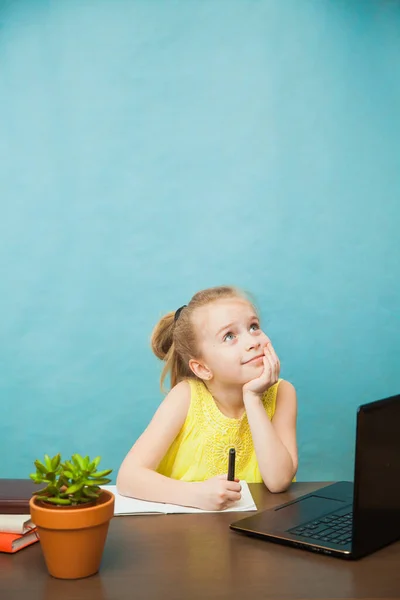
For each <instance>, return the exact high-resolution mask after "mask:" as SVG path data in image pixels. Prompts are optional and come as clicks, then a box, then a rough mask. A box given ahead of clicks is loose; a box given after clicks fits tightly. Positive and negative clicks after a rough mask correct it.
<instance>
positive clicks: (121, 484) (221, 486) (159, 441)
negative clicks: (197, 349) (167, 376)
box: [117, 381, 241, 510]
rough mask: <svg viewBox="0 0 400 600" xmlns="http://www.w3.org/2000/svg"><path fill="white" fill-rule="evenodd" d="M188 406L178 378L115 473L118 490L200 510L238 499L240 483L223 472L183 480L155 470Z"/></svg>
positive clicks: (187, 389) (185, 386)
mask: <svg viewBox="0 0 400 600" xmlns="http://www.w3.org/2000/svg"><path fill="white" fill-rule="evenodd" d="M189 406H190V386H189V384H188V383H187V382H185V381H182V382H181V383H178V384H177V385H176V386H175V387H174V388H173V389H172V390H171V391H170V392H169V394H168V395H167V396H166V398H165V399H164V401H163V402H162V403H161V405H160V406H159V408H158V410H157V411H156V413H155V415H154V417H153V419H152V420H151V422H150V424H149V426H148V427H147V429H146V430H145V431H144V432H143V433H142V435H141V436H140V438H139V439H138V440H137V442H136V443H135V444H134V445H133V447H132V448H131V450H130V451H129V452H128V454H127V456H126V457H125V459H124V461H123V463H122V465H121V467H120V469H119V472H118V476H117V489H118V492H119V493H120V494H122V495H123V496H133V497H134V498H141V499H142V500H151V501H153V502H166V503H170V504H183V505H185V506H194V507H197V508H202V509H204V510H221V509H224V508H228V507H229V506H230V505H232V504H233V503H234V502H236V501H237V500H239V499H240V489H241V486H240V484H239V483H238V482H237V481H227V480H226V475H224V476H220V477H214V478H212V479H208V480H207V481H201V482H187V481H180V480H177V479H172V478H170V477H165V476H164V475H161V474H160V473H157V472H156V469H157V467H158V465H159V464H160V462H161V460H162V459H163V458H164V456H165V454H166V453H167V451H168V449H169V447H170V446H171V444H172V442H173V441H174V439H175V438H176V436H177V435H178V433H179V431H180V430H181V428H182V426H183V424H184V422H185V419H186V416H187V413H188V410H189Z"/></svg>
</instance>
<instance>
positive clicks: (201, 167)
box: [0, 0, 400, 480]
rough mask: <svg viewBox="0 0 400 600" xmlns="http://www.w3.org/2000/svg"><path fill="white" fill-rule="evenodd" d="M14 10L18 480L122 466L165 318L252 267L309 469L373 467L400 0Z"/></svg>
mask: <svg viewBox="0 0 400 600" xmlns="http://www.w3.org/2000/svg"><path fill="white" fill-rule="evenodd" d="M0 7H1V8H0V25H1V29H0V193H1V197H0V221H1V222H0V229H1V232H0V274H1V276H0V281H1V283H0V286H1V297H0V337H1V343H0V402H1V423H0V452H1V457H2V458H1V464H0V470H1V476H9V477H24V476H26V475H27V474H28V473H29V472H31V470H32V462H33V460H34V459H35V458H37V457H39V456H42V455H43V454H44V453H45V452H48V453H50V454H52V453H56V452H57V451H61V452H62V453H72V452H74V451H78V452H82V453H89V454H90V455H96V454H101V455H102V456H103V461H102V464H103V466H104V468H105V467H108V466H112V467H113V468H114V469H115V470H117V469H118V466H119V464H120V462H121V460H122V459H123V457H124V455H125V453H126V451H127V450H128V449H129V447H130V446H131V444H132V443H133V442H134V440H135V439H136V438H137V437H138V435H139V434H140V433H141V431H142V430H143V428H144V427H145V426H146V424H147V422H148V421H149V419H150V418H151V416H152V414H153V412H154V410H155V408H156V407H157V405H158V404H159V402H160V400H161V394H160V392H159V388H158V378H159V373H160V367H161V365H160V364H159V363H158V362H157V360H156V359H155V358H154V357H153V356H152V354H151V351H150V348H149V336H150V333H151V330H152V327H153V325H154V324H155V322H156V321H157V320H158V318H159V317H160V316H161V314H163V313H164V312H166V311H168V310H173V309H175V308H177V307H178V306H180V305H181V304H183V303H185V302H187V301H188V299H189V298H190V297H191V295H192V294H193V293H194V292H195V291H197V290H198V289H201V288H203V287H208V286H211V285H217V284H221V283H233V284H236V285H239V286H242V287H244V288H245V289H247V290H249V291H251V292H252V293H253V294H254V295H255V297H256V299H257V301H258V305H259V307H260V309H261V312H262V315H263V318H264V325H265V328H266V330H267V332H268V333H269V334H270V336H271V337H272V339H273V341H274V344H275V347H276V349H277V351H278V353H279V355H280V357H281V361H282V376H283V377H285V378H287V379H289V380H291V381H292V382H293V383H294V384H295V386H296V388H297V390H298V397H299V421H298V432H299V449H300V469H299V479H322V480H331V479H339V478H351V477H352V463H351V461H352V458H353V447H354V426H355V410H356V406H357V405H358V404H359V403H361V402H367V401H371V400H374V399H377V398H379V397H384V396H385V395H389V394H393V393H397V392H399V389H400V377H399V370H400V369H399V364H400V356H399V337H400V318H399V317H400V315H399V306H400V283H399V267H398V264H399V257H400V244H399V234H398V229H399V217H400V208H399V191H400V142H399V140H400V112H399V106H400V61H399V56H400V34H399V32H400V7H399V4H398V3H397V2H380V1H378V0H377V1H368V0H364V1H362V2H357V1H356V0H353V1H351V0H349V1H340V0H330V1H328V0H304V1H301V2H299V0H285V2H282V1H281V0H269V1H268V0H264V1H251V0H242V1H236V0H230V1H229V2H222V1H221V2H215V1H212V0H203V1H201V2H200V1H195V0H192V1H190V2H188V1H186V2H185V1H183V0H182V1H180V2H175V1H172V0H167V1H161V0H160V1H156V0H154V1H152V2H148V1H147V0H142V1H122V0H113V1H111V0H96V1H95V0H86V1H82V0H81V1H80V2H77V1H74V0H69V1H68V2H66V1H64V2H62V1H59V2H50V1H45V0H29V1H28V0H25V1H23V0H21V1H8V2H6V1H4V0H3V1H2V2H0ZM115 474H116V471H115Z"/></svg>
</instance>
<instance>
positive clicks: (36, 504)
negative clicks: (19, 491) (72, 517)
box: [29, 490, 114, 515]
mask: <svg viewBox="0 0 400 600" xmlns="http://www.w3.org/2000/svg"><path fill="white" fill-rule="evenodd" d="M104 496H108V498H107V499H106V500H103V501H102V502H99V500H100V499H102V498H104ZM113 499H114V494H113V493H112V492H110V491H109V490H103V493H102V494H101V496H99V498H98V499H97V500H95V502H94V504H92V503H90V504H89V503H87V504H80V505H75V506H73V505H69V506H61V505H58V506H57V505H52V504H48V505H47V504H46V503H45V502H44V501H43V500H38V499H37V497H36V495H33V496H32V497H31V498H30V500H29V504H30V506H31V507H32V508H33V509H34V510H36V511H39V512H41V513H42V514H44V513H49V512H55V513H57V514H58V515H62V514H66V515H67V514H71V513H73V512H74V513H76V512H77V511H82V512H83V511H88V512H89V511H90V512H93V511H100V510H102V509H104V505H106V504H109V503H110V502H112V501H113Z"/></svg>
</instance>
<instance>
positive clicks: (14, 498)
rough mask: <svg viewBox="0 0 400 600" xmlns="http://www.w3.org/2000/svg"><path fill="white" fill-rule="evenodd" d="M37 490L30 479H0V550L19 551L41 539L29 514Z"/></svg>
mask: <svg viewBox="0 0 400 600" xmlns="http://www.w3.org/2000/svg"><path fill="white" fill-rule="evenodd" d="M36 490H37V487H36V486H35V484H34V483H33V482H32V481H30V480H29V479H0V552H9V553H14V552H18V550H22V548H26V547H27V546H30V545H31V544H34V543H35V542H37V541H38V540H39V536H38V533H37V530H36V527H35V525H34V523H32V521H31V518H30V514H29V499H30V498H31V496H32V492H34V491H36Z"/></svg>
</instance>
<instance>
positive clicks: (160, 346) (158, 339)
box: [151, 312, 175, 360]
mask: <svg viewBox="0 0 400 600" xmlns="http://www.w3.org/2000/svg"><path fill="white" fill-rule="evenodd" d="M174 316H175V312H169V313H168V314H166V315H164V317H162V318H161V319H160V321H159V322H158V323H157V325H156V326H155V327H154V329H153V333H152V334H151V348H152V350H153V352H154V354H155V355H156V356H157V358H159V359H160V360H165V357H166V356H167V354H168V352H169V351H170V349H171V346H172V343H173V332H174V324H175V319H174Z"/></svg>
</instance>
